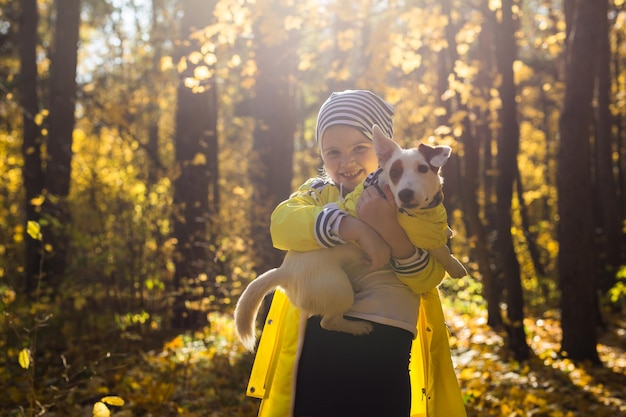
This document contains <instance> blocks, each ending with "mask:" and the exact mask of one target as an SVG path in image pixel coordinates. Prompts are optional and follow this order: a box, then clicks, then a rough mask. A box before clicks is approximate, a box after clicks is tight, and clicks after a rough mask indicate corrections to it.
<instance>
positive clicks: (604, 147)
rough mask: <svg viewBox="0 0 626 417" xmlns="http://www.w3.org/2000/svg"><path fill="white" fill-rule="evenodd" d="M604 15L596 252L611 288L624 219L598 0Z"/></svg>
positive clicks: (604, 286)
mask: <svg viewBox="0 0 626 417" xmlns="http://www.w3.org/2000/svg"><path fill="white" fill-rule="evenodd" d="M597 7H598V8H601V9H602V14H603V15H604V16H605V18H603V19H600V22H599V27H598V37H599V38H598V42H599V47H598V48H597V53H598V58H597V62H598V67H597V84H596V88H597V91H598V99H597V103H598V104H597V115H596V118H597V119H596V120H597V121H596V123H595V126H596V140H595V145H596V146H595V156H596V176H595V180H596V186H595V189H596V190H597V192H598V195H597V197H596V198H594V200H596V201H597V202H598V205H599V207H600V210H599V213H600V216H599V220H598V222H597V223H598V226H599V229H600V230H601V237H602V241H601V247H600V248H599V250H598V251H596V253H601V254H604V257H602V258H601V259H599V261H600V265H598V268H596V269H597V270H598V271H599V273H600V280H599V289H600V290H601V291H602V292H606V291H608V290H609V289H610V288H611V287H612V286H613V285H614V284H615V275H616V272H617V270H618V268H619V267H620V265H621V246H622V224H621V223H622V222H621V217H620V214H619V211H620V210H619V199H617V198H615V190H616V189H617V179H616V177H615V175H614V172H615V170H614V168H615V165H614V163H613V153H614V152H615V151H617V143H616V140H615V137H614V136H613V134H612V127H613V117H612V115H611V110H610V107H611V68H610V66H611V48H610V45H609V21H608V17H606V16H608V12H609V8H608V1H607V0H604V1H599V2H598V6H597Z"/></svg>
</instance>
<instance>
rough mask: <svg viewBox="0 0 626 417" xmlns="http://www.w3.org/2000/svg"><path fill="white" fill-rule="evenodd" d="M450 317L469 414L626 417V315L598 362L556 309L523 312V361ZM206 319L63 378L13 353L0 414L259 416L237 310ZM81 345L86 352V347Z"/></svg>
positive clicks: (469, 317) (482, 329)
mask: <svg viewBox="0 0 626 417" xmlns="http://www.w3.org/2000/svg"><path fill="white" fill-rule="evenodd" d="M446 319H447V322H448V326H449V328H450V331H451V335H452V336H451V339H450V343H451V347H452V352H453V360H454V363H455V365H456V369H457V376H458V379H459V383H460V385H461V391H462V395H463V397H464V400H465V402H466V408H467V412H468V417H478V416H480V417H491V416H494V417H496V416H498V417H626V388H625V387H626V354H625V351H626V317H624V315H623V314H622V315H621V316H619V317H612V318H611V320H608V321H607V322H608V323H610V325H609V327H608V329H607V330H606V331H603V332H602V334H601V336H600V340H599V344H598V352H599V355H600V358H601V360H602V363H603V366H601V367H598V366H596V367H594V366H591V365H589V364H576V363H573V362H572V361H570V360H568V359H566V358H562V357H561V356H560V355H559V348H560V345H559V340H560V338H561V330H560V323H559V321H558V315H557V314H544V315H543V317H541V318H528V319H526V321H525V323H524V324H525V329H526V333H527V336H528V340H529V344H530V346H531V348H532V351H533V353H532V355H531V358H530V359H529V360H527V361H524V362H522V363H519V362H516V361H515V360H513V358H511V356H510V355H509V354H508V353H507V352H508V351H507V349H506V346H505V338H504V337H503V336H502V335H501V334H498V333H496V332H494V331H492V330H491V329H490V328H489V327H488V326H487V320H486V313H481V312H478V313H477V312H472V313H466V314H461V313H458V312H455V310H453V309H452V308H449V307H447V308H446ZM208 320H209V323H210V325H209V326H207V327H205V328H204V329H202V330H200V331H198V332H196V333H194V334H185V335H177V336H173V337H171V338H170V339H169V340H168V341H167V342H166V343H165V344H163V345H162V346H161V347H160V348H158V349H154V350H150V351H144V350H138V351H137V352H136V353H133V352H130V351H129V349H127V348H125V347H123V346H124V343H123V338H122V339H120V341H119V342H118V347H119V352H110V353H109V352H106V355H104V356H102V357H101V359H100V360H98V361H94V362H92V363H91V364H89V365H88V366H86V367H84V368H81V369H83V370H79V372H77V373H76V374H75V376H73V377H72V376H71V372H69V370H71V369H76V364H72V363H71V362H72V360H71V359H70V358H71V356H67V357H62V359H63V367H64V368H63V369H65V370H64V371H63V377H62V378H60V377H59V376H58V375H57V376H55V375H54V373H57V374H58V373H59V371H58V368H57V370H55V369H54V366H52V365H50V366H49V367H48V368H46V370H45V376H41V377H38V378H37V379H36V380H35V381H32V380H31V381H30V383H28V379H27V378H25V377H24V375H25V374H24V372H25V370H24V369H21V370H20V369H19V367H18V366H17V360H16V359H10V361H9V366H8V367H5V369H4V371H3V372H2V373H3V375H4V376H3V377H2V378H0V391H1V392H5V393H6V394H3V395H0V415H1V416H3V417H4V416H10V417H13V416H15V417H17V416H19V417H22V416H29V417H30V416H35V415H42V416H44V417H60V416H78V417H92V416H93V417H110V416H113V417H149V416H150V417H175V416H185V417H254V416H256V414H257V411H258V406H259V401H258V400H256V399H252V398H247V397H245V396H244V392H245V389H246V383H247V379H248V375H249V372H250V368H251V366H252V360H253V355H252V354H250V353H247V352H245V351H244V350H243V348H242V347H241V344H240V343H239V342H238V340H237V338H236V336H235V334H234V331H233V323H232V318H231V317H230V316H228V315H220V314H217V313H215V314H210V315H209V316H208ZM144 342H145V340H144ZM94 347H96V346H94ZM81 349H82V352H83V353H84V352H85V345H84V344H83V346H82V348H81ZM70 355H71V354H70ZM76 355H77V358H78V357H80V350H79V351H78V352H76ZM74 361H76V360H74ZM11 362H14V363H13V364H11ZM56 362H59V361H58V357H57V360H56ZM66 362H67V363H66ZM40 363H41V362H40ZM50 363H51V364H52V363H55V361H54V358H50ZM39 369H41V366H40V368H39ZM87 371H88V372H87ZM11 372H15V373H13V374H11V375H7V374H6V373H11ZM19 372H22V374H21V375H22V376H20V374H19ZM50 381H52V382H50ZM55 381H56V382H55ZM63 384H65V385H63ZM2 397H4V398H2ZM105 403H106V405H105Z"/></svg>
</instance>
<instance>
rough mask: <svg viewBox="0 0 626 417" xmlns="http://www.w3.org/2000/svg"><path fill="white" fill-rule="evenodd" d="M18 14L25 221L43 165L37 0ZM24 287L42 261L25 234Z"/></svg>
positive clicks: (27, 0) (35, 214) (29, 287)
mask: <svg viewBox="0 0 626 417" xmlns="http://www.w3.org/2000/svg"><path fill="white" fill-rule="evenodd" d="M21 6H22V9H21V14H20V26H19V31H20V36H19V42H20V44H19V50H20V77H19V86H20V105H21V108H22V123H23V132H24V138H23V141H22V158H23V159H24V166H23V167H22V178H23V183H24V194H25V197H26V201H25V207H26V219H25V220H26V221H27V222H28V221H35V222H39V218H40V214H39V210H38V206H37V204H36V203H35V199H36V198H37V197H39V196H41V194H42V191H43V166H42V163H41V162H42V160H41V147H42V141H43V136H42V134H41V129H40V128H39V126H38V125H37V123H36V122H35V116H36V114H37V113H38V112H39V96H38V94H37V85H38V77H37V62H36V60H37V58H36V54H37V43H38V36H37V24H38V21H39V12H38V10H37V0H24V1H22V2H21ZM24 243H25V259H24V261H25V269H24V273H25V277H24V278H25V289H26V292H27V293H31V292H32V291H33V290H34V289H35V287H36V285H37V280H38V278H39V274H40V273H41V270H40V264H41V260H42V258H41V257H42V252H41V251H42V247H41V242H39V241H38V240H36V239H33V238H32V237H30V236H29V235H26V238H25V242H24Z"/></svg>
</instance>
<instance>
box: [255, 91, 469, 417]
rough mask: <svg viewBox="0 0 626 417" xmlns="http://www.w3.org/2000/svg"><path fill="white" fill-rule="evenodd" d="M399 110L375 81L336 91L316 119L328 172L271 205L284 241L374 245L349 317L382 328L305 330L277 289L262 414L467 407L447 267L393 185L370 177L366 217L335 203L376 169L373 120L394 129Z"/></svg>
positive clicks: (359, 208) (276, 238) (295, 246)
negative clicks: (446, 289) (443, 288)
mask: <svg viewBox="0 0 626 417" xmlns="http://www.w3.org/2000/svg"><path fill="white" fill-rule="evenodd" d="M393 114H394V109H393V107H392V106H391V105H389V104H388V103H386V102H385V101H384V100H382V99H381V98H380V97H378V96H376V95H375V94H373V93H371V92H369V91H365V90H348V91H344V92H339V93H333V94H332V95H331V96H330V97H329V98H328V100H327V101H326V102H325V103H324V104H323V105H322V107H321V108H320V112H319V115H318V120H317V130H316V138H317V141H318V145H319V148H320V151H321V156H322V160H323V162H324V175H323V176H322V177H320V178H314V179H310V180H308V181H307V182H305V183H304V184H303V185H302V186H301V187H300V188H299V189H298V191H296V192H295V193H294V194H292V196H291V197H290V198H289V199H288V200H286V201H284V202H283V203H281V204H280V205H279V206H278V207H277V208H276V209H275V210H274V212H273V214H272V221H271V234H272V239H273V242H274V246H275V247H277V248H278V249H283V250H296V251H309V250H316V249H320V248H324V247H331V246H335V245H339V244H342V243H344V242H348V241H354V242H356V243H357V244H358V245H359V246H360V247H361V249H363V251H364V252H365V253H366V255H367V258H368V259H367V261H368V264H369V269H370V272H369V273H368V274H365V275H364V276H362V277H356V278H355V280H354V281H353V286H354V289H355V302H354V305H353V306H352V308H351V309H350V310H349V311H348V312H346V317H349V318H354V319H359V320H367V321H369V322H371V323H372V325H373V326H374V330H373V331H372V332H371V333H370V334H368V335H365V336H354V335H351V334H347V333H342V332H334V331H327V330H325V329H323V328H321V327H320V325H319V321H320V320H319V317H311V318H308V320H307V321H306V322H305V321H302V323H305V324H306V328H300V329H299V323H300V321H299V313H298V311H297V310H296V309H295V307H293V306H292V305H291V304H290V303H289V302H288V301H287V300H286V297H285V295H284V293H282V292H280V291H277V292H276V294H275V296H274V299H273V301H272V307H271V309H270V312H269V314H268V317H267V321H266V325H265V327H264V330H263V334H262V337H261V340H260V343H259V348H258V351H257V356H256V359H255V363H254V367H253V370H252V374H251V377H250V383H249V386H248V394H249V395H252V396H256V397H258V398H262V399H263V401H262V403H261V409H260V411H259V416H260V417H268V416H276V417H286V416H289V415H290V413H291V412H292V411H293V416H294V417H334V416H336V417H351V416H359V417H362V416H371V417H408V416H431V417H432V416H441V417H444V416H445V417H464V416H465V415H466V414H465V409H464V406H463V401H462V398H461V395H460V390H459V387H458V384H457V381H456V376H455V374H454V369H453V366H452V360H451V356H450V350H449V346H448V336H447V329H446V327H445V324H444V319H443V312H442V308H441V303H440V301H439V295H438V291H437V288H436V287H437V285H439V283H440V282H441V280H442V279H443V276H444V270H443V267H442V266H441V265H440V264H439V263H437V262H436V261H435V260H434V259H431V258H430V257H429V255H428V253H427V252H426V251H424V250H422V249H420V248H415V247H414V246H413V245H412V244H411V242H410V240H409V239H408V237H407V234H406V233H405V232H404V230H403V229H402V227H400V224H399V223H398V221H397V207H396V205H395V202H394V200H393V197H392V196H391V194H390V191H389V190H388V189H387V190H385V194H386V196H385V198H383V197H382V196H380V194H379V193H378V192H377V191H376V190H375V189H374V188H373V187H370V188H368V189H366V190H365V191H363V190H362V187H359V192H362V195H361V196H360V197H359V198H358V203H357V205H356V213H352V214H357V215H358V218H357V217H356V216H355V217H353V216H350V215H348V214H347V213H345V212H343V211H341V210H339V209H337V208H336V205H333V204H331V203H335V202H337V201H338V200H339V198H340V197H342V196H345V195H347V194H348V193H349V192H352V191H353V190H354V189H355V188H357V185H359V184H360V183H362V181H363V180H364V179H365V178H366V177H367V175H368V174H370V173H371V172H373V171H375V170H376V169H377V167H378V161H377V159H376V154H375V152H374V149H373V144H372V142H371V128H372V125H374V124H377V125H378V126H380V127H381V128H382V129H383V131H384V133H385V134H386V135H387V136H389V137H392V136H393ZM353 197H355V198H356V196H353ZM404 223H406V222H404ZM409 226H410V222H409ZM398 277H401V278H402V280H400V279H399V278H398ZM418 312H419V314H418ZM410 359H412V360H410ZM409 368H410V372H409ZM294 382H295V383H294ZM294 386H295V388H294Z"/></svg>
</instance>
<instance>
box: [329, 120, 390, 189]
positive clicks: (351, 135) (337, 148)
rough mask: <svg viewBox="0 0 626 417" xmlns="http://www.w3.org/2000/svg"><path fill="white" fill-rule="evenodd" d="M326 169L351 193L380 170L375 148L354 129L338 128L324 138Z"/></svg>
mask: <svg viewBox="0 0 626 417" xmlns="http://www.w3.org/2000/svg"><path fill="white" fill-rule="evenodd" d="M322 160H323V161H324V169H325V170H326V173H327V174H328V176H329V177H330V178H331V179H332V180H333V181H334V182H335V184H337V185H339V184H343V190H344V192H350V191H352V190H354V188H355V187H356V186H357V185H358V184H359V183H361V182H362V181H363V180H364V179H365V178H366V177H367V175H368V174H370V173H371V172H374V171H375V170H376V169H377V168H378V159H377V158H376V153H375V151H374V145H373V144H372V142H371V141H370V140H369V139H367V138H366V137H365V136H363V134H362V133H361V132H360V131H359V130H358V129H356V128H355V127H352V126H346V125H334V126H330V127H329V128H327V129H326V130H325V131H324V136H322Z"/></svg>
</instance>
